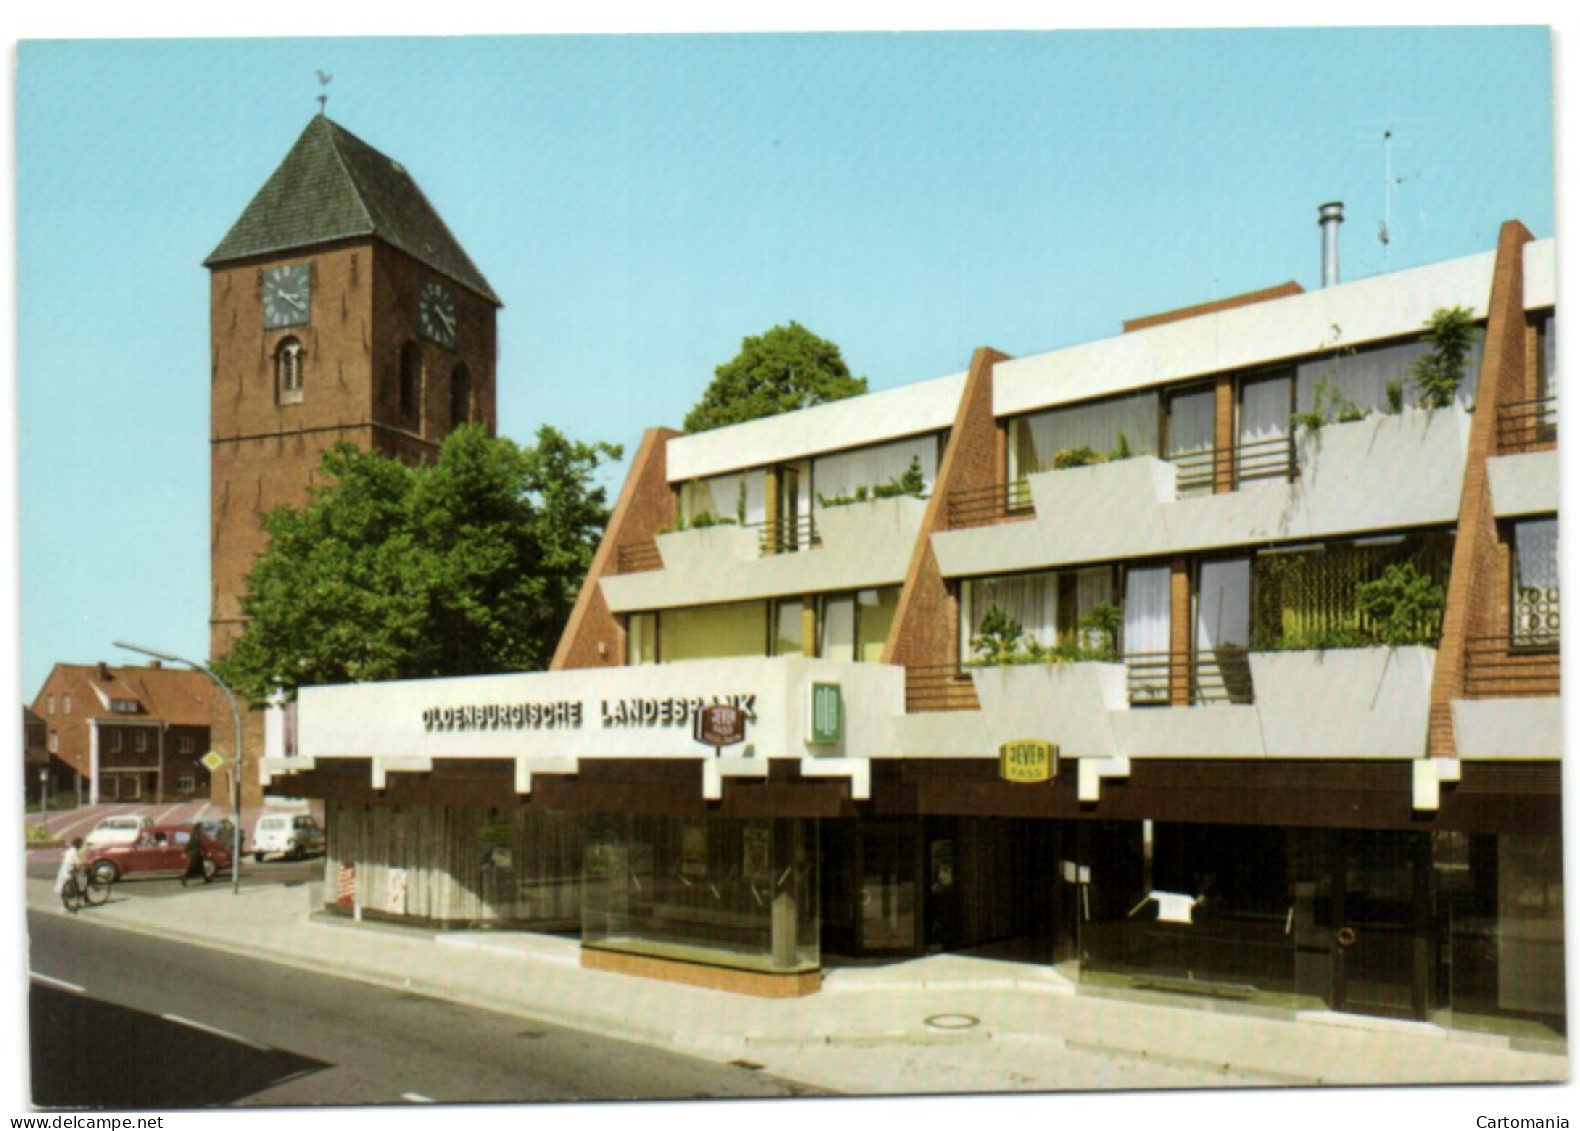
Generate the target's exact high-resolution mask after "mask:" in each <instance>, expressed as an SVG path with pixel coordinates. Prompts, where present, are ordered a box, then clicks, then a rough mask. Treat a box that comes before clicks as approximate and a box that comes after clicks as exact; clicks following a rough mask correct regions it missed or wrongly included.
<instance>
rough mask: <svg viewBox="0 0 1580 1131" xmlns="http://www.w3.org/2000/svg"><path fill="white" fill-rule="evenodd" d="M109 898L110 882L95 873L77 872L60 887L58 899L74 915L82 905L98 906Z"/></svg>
mask: <svg viewBox="0 0 1580 1131" xmlns="http://www.w3.org/2000/svg"><path fill="white" fill-rule="evenodd" d="M109 898H110V883H109V881H108V880H102V879H100V878H99V877H98V876H95V875H86V876H85V875H82V874H80V873H79V874H77V875H74V876H72V877H71V878H70V879H68V880H67V881H66V886H65V887H63V888H61V889H60V901H61V903H63V904H65V905H66V910H67V911H69V912H71V913H72V914H73V915H75V914H76V913H77V912H78V911H80V910H81V909H82V908H84V907H98V906H99V905H100V904H101V903H103V902H104V901H105V900H107V899H109Z"/></svg>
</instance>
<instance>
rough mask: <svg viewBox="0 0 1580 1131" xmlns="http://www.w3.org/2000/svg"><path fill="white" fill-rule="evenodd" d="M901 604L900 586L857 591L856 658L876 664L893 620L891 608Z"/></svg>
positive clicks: (880, 656)
mask: <svg viewBox="0 0 1580 1131" xmlns="http://www.w3.org/2000/svg"><path fill="white" fill-rule="evenodd" d="M899 605H900V587H899V586H897V585H895V586H888V587H886V588H883V589H863V590H861V591H860V592H859V593H857V594H856V658H857V659H858V660H861V661H862V662H863V663H869V664H875V663H877V662H878V661H879V660H881V659H882V658H883V646H884V644H886V643H887V642H888V639H889V627H890V626H891V625H892V624H893V623H894V610H895V609H897V608H899Z"/></svg>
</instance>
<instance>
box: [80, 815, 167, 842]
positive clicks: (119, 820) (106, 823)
mask: <svg viewBox="0 0 1580 1131" xmlns="http://www.w3.org/2000/svg"><path fill="white" fill-rule="evenodd" d="M153 827H154V822H153V819H152V818H151V817H137V816H134V817H106V818H104V820H102V821H100V822H99V823H98V824H97V825H95V826H94V827H93V831H92V832H91V833H89V834H88V835H87V838H86V839H85V840H84V841H83V844H84V846H85V847H87V848H104V847H106V846H107V845H111V844H136V843H137V838H138V837H139V836H140V835H142V832H143V830H144V829H151V828H153Z"/></svg>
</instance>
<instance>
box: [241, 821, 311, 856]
mask: <svg viewBox="0 0 1580 1131" xmlns="http://www.w3.org/2000/svg"><path fill="white" fill-rule="evenodd" d="M323 850H324V830H323V829H322V828H321V827H320V826H319V824H318V822H317V821H315V820H313V818H312V817H311V816H310V815H309V814H307V813H271V814H269V815H268V816H265V817H259V818H258V824H257V825H256V826H255V827H254V828H253V830H252V858H253V859H254V860H256V861H257V862H258V863H260V864H261V863H263V858H264V857H265V856H289V857H291V858H292V859H293V860H300V859H301V858H302V857H303V856H306V855H308V854H309V853H316V852H322V851H323Z"/></svg>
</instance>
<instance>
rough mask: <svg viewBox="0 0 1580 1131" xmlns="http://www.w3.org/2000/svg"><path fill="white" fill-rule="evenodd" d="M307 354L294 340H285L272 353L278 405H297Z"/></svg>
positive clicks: (275, 393) (275, 394) (298, 342)
mask: <svg viewBox="0 0 1580 1131" xmlns="http://www.w3.org/2000/svg"><path fill="white" fill-rule="evenodd" d="M306 365H307V352H306V351H305V350H303V349H302V343H301V342H300V341H298V340H297V339H295V338H286V339H285V341H283V342H281V343H280V345H279V347H278V348H276V349H275V351H274V396H275V401H276V403H278V404H299V403H301V400H302V373H303V370H304V369H305V368H306Z"/></svg>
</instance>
